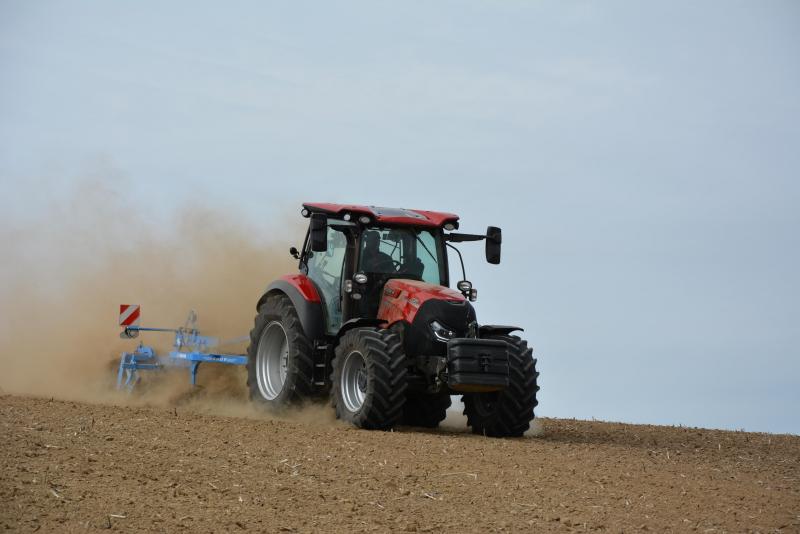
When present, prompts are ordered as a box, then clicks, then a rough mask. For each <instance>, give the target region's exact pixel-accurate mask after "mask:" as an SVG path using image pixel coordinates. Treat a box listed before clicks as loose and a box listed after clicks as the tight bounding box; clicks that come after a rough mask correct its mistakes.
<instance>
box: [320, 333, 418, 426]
mask: <svg viewBox="0 0 800 534" xmlns="http://www.w3.org/2000/svg"><path fill="white" fill-rule="evenodd" d="M407 372H408V370H407V368H406V357H405V354H404V353H403V347H402V342H401V341H400V337H399V336H398V335H397V334H393V333H391V332H390V331H388V330H383V329H376V328H357V329H353V330H350V331H349V332H347V333H346V334H345V335H344V336H342V338H341V340H340V341H339V344H338V346H337V347H336V357H335V358H334V360H333V376H332V378H331V381H332V384H333V405H334V407H335V408H336V417H337V418H339V419H342V420H344V421H348V422H350V423H352V424H354V425H355V426H357V427H359V428H365V429H371V430H388V429H390V428H392V427H394V426H395V425H396V424H398V423H399V422H400V419H401V417H402V415H403V403H404V402H405V398H406V395H405V392H406V373H407Z"/></svg>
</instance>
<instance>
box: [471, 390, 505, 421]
mask: <svg viewBox="0 0 800 534" xmlns="http://www.w3.org/2000/svg"><path fill="white" fill-rule="evenodd" d="M498 398H499V394H498V393H497V392H490V393H478V394H477V395H475V396H474V397H473V405H474V406H475V411H476V413H477V414H478V415H479V416H481V417H491V416H492V415H494V413H495V406H496V405H497V400H498Z"/></svg>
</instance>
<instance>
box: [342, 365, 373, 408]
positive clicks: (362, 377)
mask: <svg viewBox="0 0 800 534" xmlns="http://www.w3.org/2000/svg"><path fill="white" fill-rule="evenodd" d="M339 387H340V389H341V392H342V401H343V402H344V405H345V408H347V409H348V410H349V411H351V412H353V413H355V412H357V411H358V410H360V409H361V406H363V404H364V399H366V398H367V363H366V361H365V360H364V356H363V355H362V354H361V353H360V352H358V351H357V350H354V351H353V352H351V353H350V354H348V355H347V358H345V360H344V366H343V367H342V377H341V380H340V384H339Z"/></svg>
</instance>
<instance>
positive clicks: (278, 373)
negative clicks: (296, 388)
mask: <svg viewBox="0 0 800 534" xmlns="http://www.w3.org/2000/svg"><path fill="white" fill-rule="evenodd" d="M288 367H289V339H288V338H287V337H286V331H285V330H284V329H283V325H282V324H281V323H280V322H278V321H272V322H271V323H269V324H267V326H266V327H264V331H263V332H261V337H260V338H259V340H258V351H257V352H256V379H257V381H258V389H259V391H260V392H261V395H262V396H263V397H264V398H265V399H267V400H274V399H275V398H276V397H277V396H278V395H280V394H281V391H283V385H284V384H285V383H286V372H287V369H288Z"/></svg>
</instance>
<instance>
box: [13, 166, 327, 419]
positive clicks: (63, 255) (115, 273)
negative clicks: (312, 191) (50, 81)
mask: <svg viewBox="0 0 800 534" xmlns="http://www.w3.org/2000/svg"><path fill="white" fill-rule="evenodd" d="M44 185H45V186H47V184H44ZM54 185H55V184H54ZM124 186H125V184H124V183H120V181H119V180H112V179H102V178H97V179H86V180H83V181H82V182H80V183H79V185H78V186H76V187H75V189H74V190H72V191H68V192H67V195H66V196H65V197H64V196H58V200H57V201H56V200H52V201H50V202H48V203H46V205H45V206H41V205H40V206H38V208H39V211H41V212H42V213H46V215H45V216H41V217H35V218H29V220H28V221H27V222H24V223H21V224H20V223H19V222H18V221H14V220H11V221H7V222H4V224H3V225H2V226H3V228H2V230H0V232H2V233H0V240H2V243H1V244H2V250H3V251H4V260H3V262H2V264H0V391H2V392H3V393H9V394H18V395H33V396H43V397H55V398H59V399H65V400H77V401H87V402H99V403H107V402H113V403H125V404H129V403H147V404H176V403H179V404H186V405H188V406H191V407H193V408H194V409H197V410H202V411H212V412H213V411H214V410H219V411H220V412H224V413H223V414H224V415H244V416H257V413H256V412H255V411H254V408H253V407H251V406H250V403H249V401H248V400H247V392H246V385H245V384H246V372H245V369H244V368H241V367H233V366H226V365H209V364H207V365H201V366H200V371H199V373H198V382H199V383H200V384H202V387H201V388H197V389H195V390H192V389H191V388H190V386H189V377H188V371H186V370H183V369H181V370H179V371H178V370H176V372H170V373H163V376H159V377H158V380H144V383H143V384H142V385H143V386H144V388H143V389H144V390H145V391H144V393H145V394H141V395H127V394H121V393H119V392H117V391H116V390H115V380H116V368H117V364H118V361H119V355H120V352H121V351H123V350H133V349H134V348H135V346H136V345H137V343H138V340H122V339H120V338H119V332H120V328H119V327H118V326H117V322H118V313H119V305H120V304H122V303H126V304H139V305H141V307H142V316H141V324H142V326H159V327H177V326H181V325H183V323H184V321H185V319H186V316H187V314H188V312H189V310H192V309H193V310H195V311H196V312H197V314H198V318H199V320H198V326H199V328H200V331H201V332H202V333H203V334H206V335H213V336H217V337H220V338H225V339H227V338H234V337H239V336H242V335H246V334H247V333H248V332H249V330H250V328H251V327H252V324H253V317H254V315H255V303H256V301H257V299H258V298H259V296H260V295H261V293H262V292H263V290H264V288H265V287H266V285H267V284H268V283H269V282H270V281H271V280H273V279H274V278H276V277H278V276H281V275H283V274H286V273H289V272H292V271H294V270H296V265H295V264H294V263H293V260H292V259H291V258H290V256H289V254H288V252H287V250H288V248H289V246H290V245H293V244H297V240H299V239H301V238H302V232H303V229H302V222H301V220H300V217H299V215H290V213H294V211H293V210H288V209H282V208H280V207H278V208H277V209H278V210H279V212H280V213H284V214H286V215H285V216H282V217H277V218H275V219H276V220H278V219H285V220H286V221H287V222H286V223H284V224H280V225H278V226H279V227H272V228H265V227H264V225H263V224H262V225H257V224H253V223H250V222H248V221H247V220H243V219H239V218H237V215H236V214H231V212H230V210H227V211H223V210H222V209H216V208H214V207H213V206H210V205H206V206H196V205H188V204H187V205H185V206H183V207H180V206H178V207H177V208H176V210H177V211H176V215H175V216H174V217H173V220H172V221H171V222H169V223H166V224H165V223H154V222H152V221H151V220H148V219H147V217H146V216H145V215H144V214H143V213H142V212H139V211H137V210H136V209H134V208H132V206H131V204H132V203H131V201H130V199H128V198H127V197H126V196H125V194H124V191H123V189H124ZM45 188H46V187H45ZM275 210H276V208H274V207H265V211H268V212H272V213H274V212H275ZM294 218H296V219H297V220H296V221H295V220H293V219H294ZM15 224H16V225H15ZM273 226H275V224H273ZM140 339H143V340H144V341H145V342H146V343H148V344H152V345H154V346H155V347H156V348H157V349H158V350H165V349H168V348H169V347H170V346H171V343H172V336H171V335H170V334H156V333H143V334H142V336H141V337H140ZM245 349H246V343H239V344H235V345H230V346H226V347H223V348H221V349H220V350H222V351H228V352H233V353H242V352H244V350H245ZM159 375H162V373H159ZM147 378H152V377H147ZM331 417H332V416H331Z"/></svg>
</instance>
